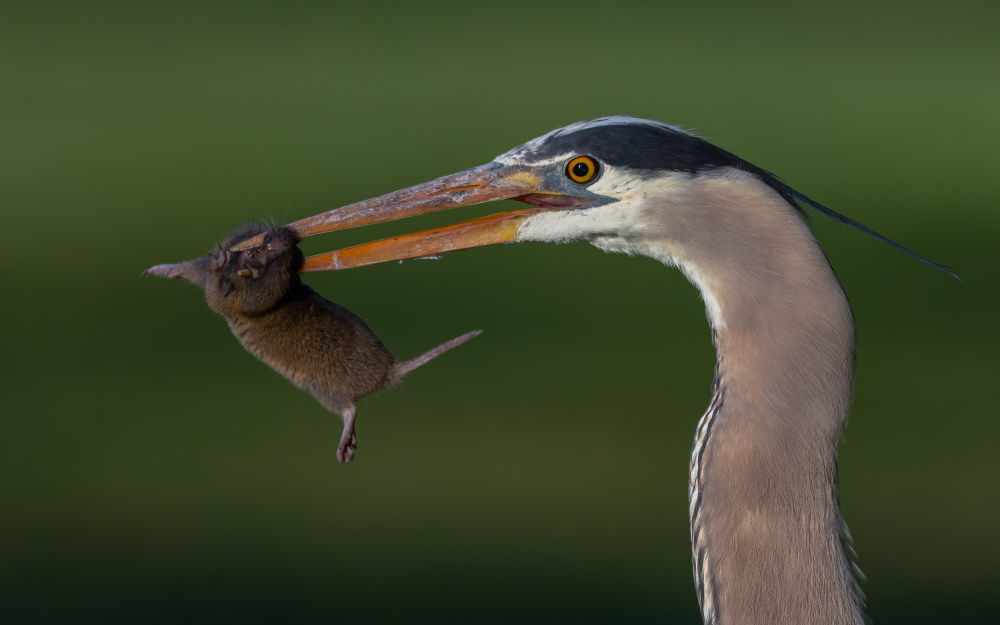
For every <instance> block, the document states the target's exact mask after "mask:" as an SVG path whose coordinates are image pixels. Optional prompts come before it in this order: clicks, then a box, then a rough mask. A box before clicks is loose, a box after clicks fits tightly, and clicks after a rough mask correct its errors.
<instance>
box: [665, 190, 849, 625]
mask: <svg viewBox="0 0 1000 625" xmlns="http://www.w3.org/2000/svg"><path fill="white" fill-rule="evenodd" d="M703 182H704V184H705V185H707V186H706V188H702V189H700V190H698V191H699V192H700V193H701V195H699V196H697V200H696V199H695V198H688V202H689V204H688V206H690V205H691V202H693V205H694V206H696V207H700V208H701V209H702V210H700V211H692V212H691V213H689V214H687V215H686V218H687V219H686V220H680V223H682V224H685V223H686V224H688V229H687V230H686V231H685V229H684V227H683V226H682V227H681V229H680V232H678V229H674V230H673V231H672V232H671V234H670V235H669V236H670V240H669V242H668V243H667V247H668V248H669V249H671V250H672V259H671V260H673V262H675V263H676V264H678V265H679V266H680V267H681V269H682V270H684V271H685V273H686V274H687V275H688V276H689V278H691V280H692V282H694V283H695V285H696V286H697V287H698V288H699V289H700V290H701V292H702V295H703V297H704V299H705V301H706V305H707V308H708V314H709V319H710V321H711V322H712V325H713V335H714V340H715V345H716V351H717V355H718V364H717V371H716V381H715V384H714V385H713V398H712V403H711V405H710V407H709V410H708V412H706V414H705V416H704V417H703V419H702V421H701V422H700V423H699V426H698V430H697V432H698V434H697V437H696V439H695V444H694V446H693V448H692V459H691V460H692V462H691V481H690V488H691V492H690V494H691V533H692V548H693V555H694V564H695V577H696V585H697V587H698V591H699V598H700V599H701V602H702V609H703V614H704V618H705V621H706V622H710V623H718V624H720V625H730V624H733V623H740V624H747V623H762V624H763V623H767V624H770V625H776V624H784V623H789V624H791V623H857V624H860V623H863V622H864V621H863V619H864V617H863V615H862V612H861V607H860V605H861V598H860V592H859V590H858V589H857V585H856V583H855V580H854V576H853V574H852V564H851V562H850V559H849V557H848V556H847V554H846V552H845V545H844V540H845V537H846V532H847V529H846V526H845V525H844V522H843V519H842V517H841V515H840V510H839V506H838V501H837V443H838V440H839V437H840V435H841V433H842V431H843V428H844V425H845V423H846V419H847V410H848V405H849V403H850V399H851V388H852V381H853V374H854V347H855V327H854V319H853V315H852V313H851V309H850V306H849V305H848V302H847V298H846V296H845V295H844V292H843V290H842V288H841V287H840V284H839V282H838V281H837V278H836V276H835V275H834V273H833V270H832V269H831V268H830V265H829V263H828V262H827V260H826V258H825V256H824V255H823V252H822V250H821V249H820V247H819V244H818V243H817V242H816V240H815V238H814V237H813V236H812V234H811V233H810V231H809V229H808V228H807V227H806V226H805V224H804V223H803V222H802V220H801V218H799V217H798V215H796V214H795V212H794V210H793V209H792V208H791V207H790V206H788V205H787V204H786V203H785V202H784V201H783V200H781V198H780V197H779V196H777V194H775V193H774V192H773V191H771V190H770V189H768V188H766V187H764V186H763V185H754V184H752V180H749V181H748V180H747V179H746V178H744V177H741V176H739V175H734V176H729V177H720V178H719V179H718V180H714V181H713V180H711V179H709V180H707V181H703ZM692 192H693V191H692ZM709 206H710V207H713V208H712V210H711V211H707V210H704V209H705V207H709ZM668 208H669V209H671V210H687V209H681V208H679V207H676V206H675V207H668ZM699 221H700V223H699ZM675 223H677V221H676V220H675Z"/></svg>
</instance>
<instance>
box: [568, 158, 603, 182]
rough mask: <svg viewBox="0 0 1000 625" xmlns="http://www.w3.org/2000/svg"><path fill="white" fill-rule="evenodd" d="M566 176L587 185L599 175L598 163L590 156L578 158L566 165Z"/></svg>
mask: <svg viewBox="0 0 1000 625" xmlns="http://www.w3.org/2000/svg"><path fill="white" fill-rule="evenodd" d="M566 175H567V176H569V179H570V180H572V181H573V182H578V183H580V184H586V183H588V182H590V181H591V180H593V179H594V176H596V175H597V161H595V160H594V159H592V158H590V157H589V156H577V157H576V158H574V159H573V160H571V161H570V162H569V163H567V164H566Z"/></svg>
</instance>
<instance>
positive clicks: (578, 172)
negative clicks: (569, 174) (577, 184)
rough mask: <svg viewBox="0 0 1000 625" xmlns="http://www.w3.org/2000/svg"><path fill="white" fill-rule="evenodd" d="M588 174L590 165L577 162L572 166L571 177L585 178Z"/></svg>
mask: <svg viewBox="0 0 1000 625" xmlns="http://www.w3.org/2000/svg"><path fill="white" fill-rule="evenodd" d="M589 173H590V165H589V164H588V163H584V162H579V163H577V164H576V165H573V175H574V176H576V177H577V178H586V177H587V174H589Z"/></svg>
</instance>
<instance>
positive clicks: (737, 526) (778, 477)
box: [234, 117, 941, 625]
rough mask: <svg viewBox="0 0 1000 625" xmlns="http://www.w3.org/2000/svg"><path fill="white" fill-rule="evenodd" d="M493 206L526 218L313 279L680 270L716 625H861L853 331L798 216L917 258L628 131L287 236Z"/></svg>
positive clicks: (704, 591) (694, 510)
mask: <svg viewBox="0 0 1000 625" xmlns="http://www.w3.org/2000/svg"><path fill="white" fill-rule="evenodd" d="M498 199H516V200H520V201H521V202H524V203H527V204H531V205H532V207H531V208H526V209H521V210H515V211H510V212H505V213H501V214H497V215H491V216H487V217H482V218H479V219H474V220H471V221H467V222H464V223H461V224H457V225H454V226H447V227H443V228H437V229H433V230H427V231H423V232H417V233H413V234H408V235H403V236H399V237H393V238H390V239H384V240H381V241H376V242H373V243H367V244H364V245H359V246H355V247H352V248H347V249H344V250H340V251H336V252H330V253H327V254H320V255H317V256H313V257H310V258H309V259H307V260H306V262H305V264H304V266H303V268H302V271H323V270H328V269H345V268H350V267H358V266H361V265H367V264H372V263H378V262H384V261H389V260H399V259H404V258H415V257H421V256H430V255H436V254H440V253H442V252H447V251H452V250H458V249H465V248H471V247H477V246H481V245H490V244H496V243H508V242H515V241H517V242H524V241H555V242H562V241H574V240H585V241H589V242H590V243H592V244H593V245H595V246H597V247H599V248H601V249H603V250H607V251H610V252H624V253H626V254H642V255H645V256H650V257H652V258H656V259H658V260H660V261H662V262H663V263H664V264H666V265H671V266H676V267H678V268H679V269H680V270H681V271H682V272H684V274H685V275H686V276H687V277H688V279H689V280H690V281H691V282H692V283H693V284H694V285H695V286H696V287H697V288H698V289H699V291H700V292H701V296H702V298H703V299H704V300H705V307H706V309H707V313H708V320H709V323H710V324H711V328H712V337H713V340H714V343H715V347H716V353H717V364H716V371H715V379H714V382H713V387H712V398H711V403H710V404H709V408H708V410H707V412H706V413H705V414H704V416H703V417H702V418H701V420H700V421H699V422H698V426H697V430H696V435H695V439H694V444H693V446H692V449H691V464H690V480H689V488H688V496H689V501H690V508H689V512H690V520H691V546H692V553H693V563H694V578H695V586H696V587H697V593H698V600H699V602H700V604H701V612H702V617H703V619H704V621H705V623H715V624H722V625H730V624H735V623H741V624H744V623H745V624H750V623H753V624H758V623H759V624H761V625H777V624H785V623H787V624H795V625H803V624H807V623H808V624H820V623H822V624H832V623H837V624H842V623H843V624H847V623H850V624H858V625H860V624H862V623H864V621H865V617H864V614H863V595H862V593H861V591H860V590H859V588H858V583H857V576H858V571H857V568H856V567H855V565H854V564H853V562H852V559H851V556H850V554H851V553H852V550H851V547H850V544H849V543H850V538H849V536H848V532H847V527H846V525H845V524H844V520H843V518H842V516H841V514H840V509H839V505H838V500H837V443H838V440H839V437H840V435H841V433H842V431H843V428H844V425H845V423H846V419H847V412H848V405H849V404H850V401H851V387H852V383H853V377H854V356H855V342H856V341H855V326H854V317H853V314H852V312H851V308H850V306H849V305H848V302H847V298H846V296H845V295H844V291H843V289H842V288H841V286H840V283H839V282H838V281H837V277H836V276H835V275H834V272H833V269H832V268H831V267H830V264H829V262H828V261H827V259H826V256H825V255H824V254H823V251H822V249H821V248H820V246H819V243H817V241H816V239H815V238H814V237H813V235H812V233H811V232H810V230H809V228H808V227H807V226H806V223H805V222H804V220H803V219H802V215H801V213H802V212H803V205H808V206H812V207H813V208H815V209H817V210H819V211H821V212H823V213H825V214H827V215H829V216H831V217H833V218H835V219H837V220H839V221H841V222H843V223H847V224H850V225H852V226H854V227H856V228H859V229H861V230H863V231H865V232H867V233H868V234H871V235H872V236H874V237H876V238H878V239H879V240H882V241H884V242H886V243H889V244H890V245H893V246H894V247H897V248H898V249H901V250H902V251H904V252H906V253H908V254H911V255H913V256H915V257H917V258H920V257H919V256H916V255H915V254H913V253H912V252H909V251H908V250H905V249H903V248H901V247H900V246H898V245H896V244H895V243H892V242H891V241H889V240H888V239H885V238H884V237H882V236H881V235H878V234H876V233H874V232H872V231H871V230H869V229H867V228H865V227H864V226H861V225H860V224H858V223H857V222H854V221H852V220H850V219H847V218H846V217H843V216H842V215H838V214H837V213H834V212H833V211H831V210H829V209H827V208H825V207H823V206H821V205H820V204H818V203H816V202H814V201H812V200H810V199H809V198H807V197H805V196H804V195H802V194H800V193H798V192H797V191H795V190H793V189H791V188H790V187H788V186H787V185H785V184H784V183H782V182H780V181H779V180H778V179H777V178H775V177H774V176H772V175H771V174H769V173H768V172H766V171H764V170H762V169H760V168H759V167H755V166H753V165H751V164H749V163H747V162H746V161H744V160H741V159H739V158H737V157H736V156H734V155H732V154H730V153H729V152H726V151H725V150H722V149H720V148H718V147H716V146H714V145H712V144H710V143H708V142H707V141H704V140H703V139H701V138H699V137H697V136H695V135H693V134H691V133H688V132H685V131H683V130H680V129H678V128H675V127H672V126H668V125H665V124H661V123H658V122H653V121H647V120H641V119H634V118H628V117H608V118H602V119H595V120H591V121H585V122H580V123H576V124H573V125H571V126H567V127H565V128H561V129H558V130H555V131H553V132H550V133H549V134H547V135H544V136H542V137H539V138H537V139H534V140H532V141H529V142H528V143H525V144H523V145H521V146H519V147H517V148H514V149H513V150H511V151H509V152H507V153H505V154H502V155H500V156H498V157H497V158H496V159H495V160H494V161H493V162H491V163H489V164H486V165H483V166H481V167H476V168H474V169H470V170H467V171H464V172H460V173H457V174H454V175H451V176H445V177H443V178H439V179H437V180H433V181H431V182H427V183H425V184H421V185H417V186H414V187H411V188H409V189H404V190H402V191H397V192H395V193H390V194H387V195H384V196H381V197H378V198H374V199H371V200H367V201H364V202H360V203H357V204H353V205H350V206H346V207H343V208H340V209H338V210H334V211H330V212H328V213H323V214H321V215H317V216H315V217H310V218H308V219H303V220H301V221H299V222H296V223H294V224H292V225H291V227H292V228H293V229H294V230H296V231H297V232H298V233H300V234H301V235H303V236H305V235H311V234H317V233H320V232H327V231H331V230H336V229H341V228H347V227H352V226H358V225H364V224H369V223H376V222H382V221H387V220H391V219H398V218H401V217H408V216H411V215H417V214H421V213H425V212H429V211H435V210H440V209H445V208H453V207H458V206H466V205H470V204H477V203H480V202H486V201H490V200H498ZM253 243H254V242H252V241H251V242H247V243H243V244H240V245H238V246H236V247H234V251H235V250H237V249H245V248H246V247H247V246H248V245H252V244H253ZM920 260H924V262H928V263H929V261H926V260H925V259H923V258H920ZM929 264H932V265H933V263H929ZM934 266H935V267H938V268H939V269H941V267H939V266H937V265H934Z"/></svg>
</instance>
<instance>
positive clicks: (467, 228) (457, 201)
mask: <svg viewBox="0 0 1000 625" xmlns="http://www.w3.org/2000/svg"><path fill="white" fill-rule="evenodd" d="M506 199H515V200H520V201H522V202H525V203H528V204H533V205H534V206H533V207H532V208H524V209H520V210H514V211H508V212H505V213H499V214H496V215H489V216H486V217H480V218H479V219H473V220H470V221H466V222H462V223H458V224H455V225H452V226H445V227H442V228H434V229H432V230H424V231H421V232H414V233H412V234H405V235H402V236H398V237H391V238H388V239H382V240H379V241H373V242H371V243H364V244H362V245H356V246H354V247H349V248H345V249H342V250H337V251H334V252H327V253H325V254H317V255H315V256H310V257H308V258H306V260H305V262H304V263H303V265H302V268H301V269H299V272H300V273H306V272H310V271H329V270H334V269H350V268H353V267H363V266H365V265H373V264H376V263H384V262H389V261H393V260H403V259H407V258H420V257H425V256H436V255H438V254H443V253H445V252H453V251H456V250H464V249H469V248H473V247H480V246H483V245H496V244H500V243H511V242H514V241H516V240H517V230H518V227H519V226H520V224H521V222H523V221H524V220H525V219H527V218H528V217H530V216H531V215H535V214H537V213H539V212H542V211H544V210H547V209H552V208H564V207H568V206H582V205H583V204H586V203H587V202H586V200H584V199H582V198H579V197H575V196H571V195H564V194H562V193H558V192H555V193H554V192H551V191H548V192H546V191H542V190H541V176H540V174H539V173H538V171H537V170H536V169H535V168H533V167H528V166H521V165H502V164H500V163H489V164H487V165H483V166H481V167H476V168H473V169H469V170H466V171H463V172H459V173H457V174H452V175H450V176H444V177H443V178H438V179H437V180H432V181H430V182H425V183H423V184H419V185H417V186H414V187H410V188H408V189H403V190H401V191H395V192H393V193H387V194H385V195H382V196H379V197H376V198H372V199H370V200H365V201H363V202H358V203H356V204H350V205H348V206H343V207H341V208H338V209H334V210H332V211H328V212H325V213H321V214H319V215H315V216H313V217H307V218H306V219H301V220H299V221H296V222H295V223H292V224H289V226H288V227H289V228H291V229H292V230H293V231H295V232H296V233H297V234H298V235H299V236H300V237H306V236H311V235H314V234H320V233H323V232H332V231H334V230H343V229H346V228H354V227H357V226H365V225H369V224H376V223H382V222H385V221H392V220H394V219H402V218H404V217H413V216H416V215H423V214H424V213H430V212H434V211H440V210H445V209H449V208H458V207H460V206H470V205H472V204H480V203H483V202H490V201H493V200H506ZM260 238H261V237H254V238H252V239H248V240H246V241H243V242H242V243H239V244H237V245H235V246H233V247H232V248H231V251H233V252H238V251H241V250H244V249H249V248H251V247H256V246H258V245H260V244H261V243H262V241H260V240H258V239H260Z"/></svg>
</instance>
